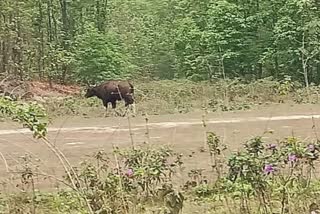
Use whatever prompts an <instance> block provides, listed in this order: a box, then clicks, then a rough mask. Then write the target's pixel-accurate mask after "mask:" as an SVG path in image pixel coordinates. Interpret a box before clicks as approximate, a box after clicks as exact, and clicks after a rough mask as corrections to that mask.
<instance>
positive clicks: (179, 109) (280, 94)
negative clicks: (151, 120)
mask: <svg viewBox="0 0 320 214" xmlns="http://www.w3.org/2000/svg"><path fill="white" fill-rule="evenodd" d="M134 85H135V88H136V90H135V99H136V110H137V115H143V114H146V113H147V114H148V115H161V114H177V113H187V112H192V111H202V110H203V109H204V108H205V109H207V111H208V112H215V111H234V110H246V109H251V108H255V106H259V105H268V104H271V103H284V102H289V103H297V104H300V103H319V92H320V87H318V86H311V87H310V88H309V90H310V98H309V97H308V96H307V91H306V89H305V88H303V87H302V86H301V85H300V84H298V83H296V82H291V81H290V80H284V81H282V82H276V81H272V80H270V79H262V80H259V81H255V82H250V83H244V82H241V81H240V80H227V81H222V80H217V81H216V82H192V81H186V80H179V81H171V80H162V81H152V82H143V83H141V82H135V83H134ZM43 104H44V106H45V108H46V109H47V111H48V112H49V114H50V115H52V116H63V115H74V116H75V115H77V116H86V117H94V116H102V115H103V114H104V112H105V109H104V107H103V105H102V102H101V100H99V99H96V98H90V99H85V98H84V97H83V95H81V96H78V97H75V96H73V97H66V98H50V99H46V101H45V102H44V103H43ZM118 106H119V107H120V109H121V110H122V111H123V110H124V104H123V103H122V102H118Z"/></svg>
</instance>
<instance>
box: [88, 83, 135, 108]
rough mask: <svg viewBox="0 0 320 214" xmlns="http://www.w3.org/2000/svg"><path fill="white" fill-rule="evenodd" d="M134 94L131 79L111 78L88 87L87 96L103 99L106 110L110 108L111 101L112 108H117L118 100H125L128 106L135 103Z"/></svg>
mask: <svg viewBox="0 0 320 214" xmlns="http://www.w3.org/2000/svg"><path fill="white" fill-rule="evenodd" d="M133 95H134V87H133V85H132V84H131V83H130V82H129V81H124V80H110V81H106V82H103V83H102V84H100V85H98V86H94V87H90V88H88V89H87V92H86V94H85V97H86V98H89V97H94V96H96V97H98V98H99V99H101V100H102V102H103V105H104V106H105V107H106V110H108V103H111V105H112V108H113V109H115V108H116V106H117V104H116V102H117V101H118V100H124V102H125V106H126V107H128V106H129V105H132V104H134V98H133Z"/></svg>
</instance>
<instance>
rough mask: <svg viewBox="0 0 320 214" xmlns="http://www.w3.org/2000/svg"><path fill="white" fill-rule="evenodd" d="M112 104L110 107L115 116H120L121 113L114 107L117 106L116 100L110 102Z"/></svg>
mask: <svg viewBox="0 0 320 214" xmlns="http://www.w3.org/2000/svg"><path fill="white" fill-rule="evenodd" d="M111 104H112V109H113V112H114V113H115V116H120V115H121V114H120V113H119V112H118V111H117V110H116V107H117V101H116V100H114V101H112V102H111Z"/></svg>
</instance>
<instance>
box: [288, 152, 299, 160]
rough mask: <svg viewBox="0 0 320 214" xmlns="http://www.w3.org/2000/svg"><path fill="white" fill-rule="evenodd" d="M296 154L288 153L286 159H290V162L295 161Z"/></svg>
mask: <svg viewBox="0 0 320 214" xmlns="http://www.w3.org/2000/svg"><path fill="white" fill-rule="evenodd" d="M297 159H298V158H297V156H296V155H295V154H290V155H289V157H288V160H289V161H290V162H295V161H297Z"/></svg>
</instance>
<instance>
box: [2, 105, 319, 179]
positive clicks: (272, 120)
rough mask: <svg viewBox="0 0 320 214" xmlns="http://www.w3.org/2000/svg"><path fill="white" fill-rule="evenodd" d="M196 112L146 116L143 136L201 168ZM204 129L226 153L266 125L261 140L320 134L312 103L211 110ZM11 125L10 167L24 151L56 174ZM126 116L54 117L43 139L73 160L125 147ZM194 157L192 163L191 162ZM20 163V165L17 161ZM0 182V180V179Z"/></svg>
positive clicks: (138, 135)
mask: <svg viewBox="0 0 320 214" xmlns="http://www.w3.org/2000/svg"><path fill="white" fill-rule="evenodd" d="M201 117H202V115H201V113H190V114H185V115H164V116H152V117H149V136H150V137H149V140H150V143H152V144H170V145H172V146H173V147H174V148H176V151H179V152H182V153H184V154H186V155H188V154H191V153H192V152H195V155H194V157H193V158H191V159H189V160H186V163H187V166H188V168H189V167H190V168H204V167H205V168H207V167H208V163H209V156H208V155H207V154H204V153H199V149H200V147H201V146H203V139H204V128H203V127H202V122H201V120H202V118H201ZM207 121H208V122H207V124H208V126H207V130H210V131H214V132H215V133H216V134H218V135H219V136H221V139H222V140H223V141H224V142H225V143H226V144H227V146H228V152H230V151H235V150H237V149H239V148H240V147H241V143H243V142H244V141H245V140H248V139H250V138H251V137H253V136H256V135H261V134H263V132H264V131H266V130H267V129H272V130H274V131H275V132H274V134H273V135H266V136H265V139H266V140H267V141H269V140H274V139H281V138H283V137H287V136H290V135H292V134H293V135H294V136H297V137H301V138H310V139H315V138H316V136H317V135H319V136H320V133H319V132H318V130H320V129H319V128H320V127H319V125H320V108H319V106H318V105H296V106H288V105H274V106H271V107H265V108H262V107H261V108H260V109H256V110H252V111H246V112H233V113H232V112H225V113H212V114H208V115H207ZM16 128H17V125H16V124H14V123H0V151H1V153H2V155H3V156H4V158H5V159H6V161H7V164H8V166H9V167H10V168H11V170H14V168H15V166H18V165H20V163H21V160H19V158H18V157H19V156H21V155H24V154H25V153H30V154H31V155H32V156H33V157H34V158H38V159H39V162H37V164H39V169H40V172H43V173H48V174H51V175H57V174H60V173H61V172H62V167H61V166H60V164H59V162H58V161H57V158H56V157H55V156H54V155H53V154H52V153H51V152H50V151H49V150H48V148H47V147H46V146H44V145H43V144H42V143H41V142H37V141H35V140H34V139H32V135H31V133H30V132H29V131H26V130H23V129H16ZM128 130H129V127H128V120H127V119H126V118H89V119H84V118H77V117H72V118H71V117H70V118H67V117H66V118H59V119H56V120H55V121H54V122H53V124H52V125H50V127H49V139H50V140H51V141H54V142H56V145H57V146H58V147H59V148H60V149H61V150H62V151H63V152H64V153H65V155H66V156H67V157H68V158H69V160H70V161H71V162H72V163H74V164H78V163H79V162H80V161H81V160H83V159H85V158H87V157H86V155H91V154H92V153H93V152H95V151H98V150H100V149H104V150H105V151H111V150H112V146H113V145H115V146H119V147H122V148H123V147H127V146H130V145H131V139H130V133H129V131H128ZM131 130H132V134H133V135H132V137H133V141H134V143H135V144H141V143H143V142H145V141H147V140H148V138H147V136H146V127H145V120H144V118H143V117H136V118H132V119H131ZM195 160H196V161H195ZM19 162H20V163H19ZM1 164H2V167H1V168H0V176H1V178H8V177H9V176H8V175H9V174H8V173H6V167H5V164H4V161H2V162H1ZM0 180H1V179H0Z"/></svg>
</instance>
